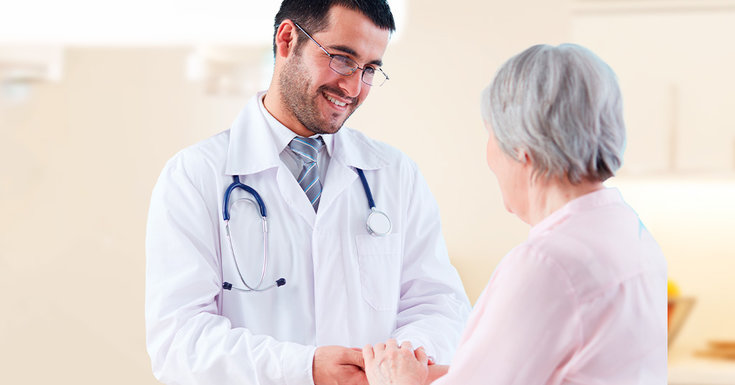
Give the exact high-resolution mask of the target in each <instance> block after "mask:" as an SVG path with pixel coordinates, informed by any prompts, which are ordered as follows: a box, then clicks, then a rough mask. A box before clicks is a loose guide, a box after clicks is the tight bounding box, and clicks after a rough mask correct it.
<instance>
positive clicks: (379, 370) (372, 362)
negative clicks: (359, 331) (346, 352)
mask: <svg viewBox="0 0 735 385" xmlns="http://www.w3.org/2000/svg"><path fill="white" fill-rule="evenodd" d="M362 357H363V358H364V360H365V374H366V375H367V379H368V382H369V383H370V385H388V384H392V385H423V384H424V383H425V382H426V378H427V376H428V374H429V367H428V362H429V358H428V357H427V356H426V353H425V352H424V349H423V348H418V349H416V350H415V351H414V350H413V346H411V343H410V342H408V341H406V342H404V343H402V344H401V346H400V347H399V346H398V345H397V343H396V340H394V339H390V340H388V341H387V342H386V343H385V344H375V345H374V346H370V345H367V346H365V347H364V348H363V349H362Z"/></svg>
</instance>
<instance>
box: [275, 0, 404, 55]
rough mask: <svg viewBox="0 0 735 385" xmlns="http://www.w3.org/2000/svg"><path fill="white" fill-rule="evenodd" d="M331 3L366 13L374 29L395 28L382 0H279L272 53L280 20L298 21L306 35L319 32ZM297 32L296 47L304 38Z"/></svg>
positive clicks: (388, 8)
mask: <svg viewBox="0 0 735 385" xmlns="http://www.w3.org/2000/svg"><path fill="white" fill-rule="evenodd" d="M333 6H341V7H344V8H347V9H351V10H354V11H358V12H360V13H362V14H363V15H365V16H367V18H369V19H370V20H371V21H372V22H373V23H374V24H375V25H376V26H377V27H378V28H381V29H387V30H389V31H390V32H394V31H395V30H396V24H395V21H394V20H393V13H391V11H390V6H388V2H387V1H386V0H283V2H282V3H281V8H280V9H279V10H278V13H277V14H276V19H275V23H274V24H273V53H274V54H275V52H276V33H277V32H278V27H279V26H280V25H281V23H282V22H283V21H284V20H286V19H290V20H293V21H295V22H296V23H298V24H299V25H300V26H301V27H303V28H304V29H305V30H306V31H307V32H309V34H314V33H317V32H320V31H323V30H324V29H326V28H327V26H328V25H327V23H329V20H328V18H327V16H328V14H329V10H330V9H332V7H333ZM302 35H303V33H299V39H298V40H297V42H296V49H297V50H299V49H300V47H301V46H302V45H303V44H304V42H305V41H306V40H308V38H306V36H303V38H302Z"/></svg>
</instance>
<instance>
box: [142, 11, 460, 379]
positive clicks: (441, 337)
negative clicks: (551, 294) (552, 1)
mask: <svg viewBox="0 0 735 385" xmlns="http://www.w3.org/2000/svg"><path fill="white" fill-rule="evenodd" d="M275 21H276V22H275V29H276V30H275V36H274V50H275V70H274V75H273V80H272V82H271V85H270V87H269V88H268V90H267V92H264V93H259V94H257V95H256V96H255V97H253V98H252V99H251V100H250V102H249V103H248V104H247V105H246V106H245V108H244V109H243V110H242V112H241V113H240V115H239V116H238V117H237V119H236V120H235V122H234V123H233V125H232V126H231V128H230V129H229V130H227V131H224V132H222V133H220V134H218V135H216V136H214V137H212V138H209V139H207V140H204V141H203V142H200V143H198V144H196V145H194V146H192V147H189V148H186V149H184V150H182V151H181V152H179V153H178V154H176V155H175V156H174V157H173V158H172V159H171V160H170V161H169V162H168V163H167V164H166V166H165V168H164V170H163V172H162V173H161V176H160V178H159V180H158V182H157V184H156V186H155V188H154V191H153V196H152V198H151V206H150V212H149V218H148V230H147V239H146V253H147V285H146V329H147V347H148V352H149V354H150V357H151V362H152V366H153V372H154V374H155V376H156V377H157V378H158V379H159V380H160V381H162V382H164V383H167V384H207V385H225V384H263V385H265V384H288V385H296V384H312V383H314V384H317V385H320V384H327V383H329V384H361V383H366V380H365V375H364V372H363V370H362V365H363V362H362V356H361V354H360V352H359V349H354V348H355V347H360V346H364V345H365V344H373V343H379V342H381V341H385V340H387V339H389V338H395V339H396V340H398V341H409V342H410V343H411V344H412V346H414V347H417V348H418V347H421V348H420V349H422V351H423V352H425V353H426V354H427V355H429V356H431V357H434V359H435V361H436V362H437V363H448V362H449V361H450V359H451V357H452V355H453V353H454V349H455V346H456V344H457V342H458V339H459V333H460V331H461V330H462V328H463V327H464V324H465V320H466V317H467V315H468V313H469V302H468V300H467V297H466V295H465V293H464V289H463V287H462V284H461V282H460V279H459V276H458V275H457V273H456V271H455V270H454V268H453V267H452V266H451V264H450V263H449V259H448V256H447V250H446V247H445V244H444V241H443V239H442V235H441V226H440V221H439V211H438V208H437V205H436V202H435V200H434V198H433V197H432V195H431V193H430V192H429V189H428V187H427V184H426V182H425V181H424V179H423V178H422V177H421V175H420V173H419V171H418V170H417V168H416V165H415V164H414V163H413V162H412V161H411V160H409V159H408V158H407V157H406V156H405V155H403V154H402V153H401V152H399V151H397V150H396V149H394V148H392V147H390V146H388V145H386V144H383V143H380V142H377V141H374V140H372V139H370V138H367V137H366V136H365V135H363V134H361V133H359V132H357V131H354V130H352V129H350V128H347V127H343V123H344V122H345V120H346V119H347V118H348V117H349V116H350V115H351V114H352V113H353V112H354V111H355V110H356V109H357V107H358V106H359V105H360V104H361V103H362V102H363V101H364V100H365V98H366V97H367V95H368V93H369V91H370V89H371V87H376V86H380V85H382V83H383V82H384V81H385V80H387V76H386V75H385V74H384V72H383V70H382V69H381V65H382V57H383V53H384V51H385V49H386V46H387V44H388V40H389V36H390V33H391V32H392V31H393V30H394V29H395V27H394V22H393V16H392V15H391V12H390V9H389V7H388V4H387V3H386V2H385V1H384V0H363V1H348V0H342V1H337V0H333V1H327V0H323V1H314V0H300V1H298V0H285V1H283V3H282V4H281V8H280V11H279V12H278V14H277V15H276V20H275ZM360 173H362V175H360ZM363 178H364V180H363ZM245 186H247V187H245ZM374 211H375V212H379V215H377V216H371V218H372V220H373V223H369V221H368V216H370V214H371V213H373V212H374ZM264 218H265V219H264ZM375 218H377V222H375V221H374V220H375Z"/></svg>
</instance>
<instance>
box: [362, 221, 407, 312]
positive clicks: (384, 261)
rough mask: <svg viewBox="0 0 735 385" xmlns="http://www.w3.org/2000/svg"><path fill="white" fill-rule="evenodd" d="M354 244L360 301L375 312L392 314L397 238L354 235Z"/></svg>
mask: <svg viewBox="0 0 735 385" xmlns="http://www.w3.org/2000/svg"><path fill="white" fill-rule="evenodd" d="M355 242H356V244H357V260H358V264H359V265H360V285H361V290H362V298H363V299H364V300H365V302H367V303H368V304H369V305H370V306H371V307H372V308H373V309H375V310H379V311H388V310H395V308H396V306H397V303H398V297H399V294H400V293H399V291H400V278H401V254H400V253H401V237H400V234H388V235H386V236H384V237H376V236H373V235H368V234H364V235H358V236H356V237H355Z"/></svg>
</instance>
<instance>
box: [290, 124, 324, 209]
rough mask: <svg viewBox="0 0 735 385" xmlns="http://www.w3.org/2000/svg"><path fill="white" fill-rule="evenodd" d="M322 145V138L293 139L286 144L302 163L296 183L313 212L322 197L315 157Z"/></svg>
mask: <svg viewBox="0 0 735 385" xmlns="http://www.w3.org/2000/svg"><path fill="white" fill-rule="evenodd" d="M323 145H324V142H322V138H316V139H312V138H304V137H301V136H297V137H295V138H293V139H292V140H291V143H289V144H288V147H289V148H290V149H291V151H293V152H294V154H296V155H298V157H299V159H301V162H302V163H303V167H302V168H301V174H299V177H298V183H299V186H301V189H302V190H304V192H305V193H306V197H307V198H308V199H309V202H311V206H312V207H314V211H316V209H317V208H318V207H319V198H320V197H321V196H322V182H321V181H320V180H319V167H318V166H317V157H318V155H319V149H320V148H322V146H323Z"/></svg>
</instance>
